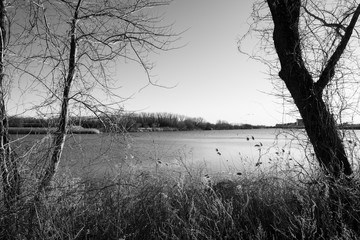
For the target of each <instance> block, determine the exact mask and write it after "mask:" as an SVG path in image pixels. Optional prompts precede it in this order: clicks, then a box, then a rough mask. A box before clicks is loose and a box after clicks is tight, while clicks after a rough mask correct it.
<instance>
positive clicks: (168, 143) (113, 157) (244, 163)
mask: <svg viewBox="0 0 360 240" xmlns="http://www.w3.org/2000/svg"><path fill="white" fill-rule="evenodd" d="M41 139H42V140H41ZM35 140H36V141H38V146H37V147H36V148H33V150H32V152H33V153H34V157H33V158H34V159H35V158H36V159H38V157H36V154H35V152H39V151H38V150H36V149H45V148H46V146H48V145H47V144H46V142H47V141H48V143H49V141H50V140H49V139H47V140H46V137H45V138H44V135H38V136H33V135H29V136H27V137H25V138H24V139H22V140H21V144H19V145H23V146H22V148H23V149H27V150H28V149H31V146H32V144H33V143H34V141H35ZM24 145H25V147H24ZM304 149H306V151H307V153H308V154H307V155H306V156H308V157H310V158H312V159H310V162H314V161H312V160H313V158H314V156H313V154H312V151H311V146H310V145H309V144H307V142H306V136H305V134H304V130H301V129H297V130H290V129H287V130H282V129H248V130H212V131H184V132H143V133H140V132H139V133H138V132H137V133H130V134H129V135H128V136H127V137H125V136H123V135H120V134H98V135H70V136H69V137H68V138H67V141H66V144H65V148H64V152H63V156H62V162H61V166H62V169H65V170H67V171H71V172H72V173H74V174H76V175H78V174H79V173H84V172H86V174H89V175H94V174H103V173H104V172H106V173H110V174H113V173H116V172H117V171H119V169H121V168H126V167H130V166H142V167H145V168H153V169H164V168H165V169H166V168H178V167H182V168H184V167H188V166H195V167H200V168H203V169H206V171H207V172H231V173H234V174H235V173H238V172H244V171H254V170H265V169H269V168H272V167H274V166H276V167H280V168H281V169H283V168H288V169H292V168H294V167H303V166H305V165H306V164H307V163H308V162H309V161H306V156H305V153H304Z"/></svg>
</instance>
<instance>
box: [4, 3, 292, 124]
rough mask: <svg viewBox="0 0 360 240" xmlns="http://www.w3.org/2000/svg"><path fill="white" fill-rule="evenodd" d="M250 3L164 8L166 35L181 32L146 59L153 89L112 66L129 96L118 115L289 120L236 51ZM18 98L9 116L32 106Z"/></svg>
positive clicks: (128, 68) (132, 68)
mask: <svg viewBox="0 0 360 240" xmlns="http://www.w3.org/2000/svg"><path fill="white" fill-rule="evenodd" d="M252 3H253V1H252V0H240V1H239V0H224V1H221V0H174V1H173V2H172V3H171V4H170V5H169V6H167V7H165V8H163V9H162V10H161V11H164V20H163V21H164V22H163V23H164V24H169V23H172V24H173V26H172V31H173V32H175V33H180V32H183V33H182V34H181V35H180V39H179V40H178V41H177V42H175V43H174V45H173V47H175V48H176V49H174V50H170V51H162V52H157V53H156V54H150V55H149V58H148V60H149V61H151V62H153V63H154V68H153V69H152V70H151V76H152V78H151V79H152V81H153V82H157V85H160V87H159V86H153V85H148V79H147V75H146V74H145V72H144V70H143V69H142V68H141V66H139V65H138V64H135V63H132V62H131V61H128V60H124V59H122V60H119V61H118V62H117V63H116V67H115V68H116V69H114V70H113V73H114V76H113V77H114V79H116V81H118V82H119V84H120V85H121V88H119V89H117V90H116V91H117V92H116V94H117V95H119V96H121V97H123V98H126V99H127V98H128V99H127V100H126V101H124V102H123V103H122V104H123V107H124V109H125V110H126V111H129V112H135V113H138V112H167V113H173V114H179V115H185V116H188V117H201V118H203V119H204V120H205V121H208V122H212V123H216V122H217V121H218V120H222V121H227V122H229V123H233V124H246V123H247V124H257V125H275V124H276V123H282V122H289V121H294V119H286V118H284V116H285V115H284V114H283V110H282V105H281V104H279V102H281V99H279V98H277V97H274V96H273V95H271V93H272V92H273V87H272V85H271V82H270V81H269V79H268V75H267V74H266V72H267V69H266V67H265V66H264V65H263V64H261V63H260V62H257V61H254V60H252V59H249V57H248V56H246V55H244V54H242V53H240V52H239V51H238V40H239V38H241V37H242V36H243V35H244V34H245V33H246V32H247V30H248V28H249V25H248V21H249V17H250V14H251V11H252ZM257 41H258V39H256V38H254V39H251V38H250V39H248V40H247V41H246V45H244V48H245V49H246V50H248V51H249V52H251V51H252V50H254V48H255V43H256V42H257ZM179 46H181V47H179ZM178 47H179V48H178ZM25 81H26V80H25ZM23 84H24V82H23ZM25 85H26V83H25ZM146 85H148V86H147V87H145V88H144V86H146ZM36 87H37V86H35V88H36ZM24 92H25V91H23V92H21V91H18V92H16V91H15V92H13V93H12V95H11V96H10V100H9V106H10V107H9V112H10V114H13V115H16V114H23V113H25V115H26V114H29V112H30V111H28V110H26V111H24V110H23V109H30V108H31V107H32V105H31V104H33V105H36V104H37V103H36V101H35V98H34V97H32V99H31V100H30V98H29V97H27V96H26V95H24ZM41 94H42V93H41V92H39V94H38V95H39V98H40V99H41Z"/></svg>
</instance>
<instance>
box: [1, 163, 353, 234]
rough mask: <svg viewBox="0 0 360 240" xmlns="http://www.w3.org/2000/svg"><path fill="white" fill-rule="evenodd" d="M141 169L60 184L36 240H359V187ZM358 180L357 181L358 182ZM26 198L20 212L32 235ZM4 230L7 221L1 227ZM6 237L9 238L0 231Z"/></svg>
mask: <svg viewBox="0 0 360 240" xmlns="http://www.w3.org/2000/svg"><path fill="white" fill-rule="evenodd" d="M187 171H188V172H186V173H184V172H183V173H180V172H177V171H176V172H175V171H165V170H164V171H161V170H159V169H158V170H157V173H155V172H152V171H145V170H141V169H132V170H131V171H130V170H127V172H119V175H118V176H117V177H116V178H112V179H110V178H106V177H104V178H102V179H79V178H72V177H70V176H69V175H66V174H65V173H64V174H62V175H61V176H58V177H57V179H55V181H54V182H53V191H52V192H51V194H50V195H48V196H47V197H44V198H43V199H42V203H41V205H40V206H39V207H38V208H37V211H36V219H35V221H34V222H33V223H32V230H33V232H32V234H33V235H32V236H31V237H32V238H33V239H358V238H359V237H360V230H359V229H358V226H359V219H360V216H359V211H360V191H359V188H358V184H352V185H347V186H346V187H345V186H343V185H339V184H333V187H332V188H330V192H329V186H328V185H327V184H325V182H324V181H318V182H312V183H311V184H310V183H309V184H305V183H299V182H297V181H295V179H294V178H293V177H292V178H289V179H284V178H278V177H277V176H273V175H271V174H269V173H267V174H262V175H261V174H260V175H253V176H239V177H232V178H227V179H225V177H224V178H221V177H220V178H219V179H218V180H216V182H215V183H213V184H212V185H209V184H207V183H204V181H203V176H202V175H201V174H202V173H201V171H196V172H195V171H192V172H189V169H187ZM356 181H357V179H355V180H354V182H356ZM26 199H27V198H26V197H24V198H23V200H22V201H23V202H22V204H19V206H18V208H17V209H15V210H14V212H12V213H9V212H4V211H2V213H1V219H4V216H5V215H6V214H12V216H13V217H14V219H16V226H13V229H16V233H17V235H16V236H14V235H12V237H14V239H24V238H25V236H27V233H28V230H29V229H27V227H28V226H29V223H28V222H27V217H26V216H27V214H28V213H27V208H26V207H24V206H26V204H27V202H26ZM1 223H2V224H4V222H3V221H1ZM0 229H1V230H0V236H2V237H3V239H8V238H9V235H7V234H8V232H6V230H5V229H4V228H3V227H0Z"/></svg>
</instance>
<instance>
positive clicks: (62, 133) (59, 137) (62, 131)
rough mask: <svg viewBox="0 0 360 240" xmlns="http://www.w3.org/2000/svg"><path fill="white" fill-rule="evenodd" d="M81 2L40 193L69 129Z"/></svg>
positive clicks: (52, 173)
mask: <svg viewBox="0 0 360 240" xmlns="http://www.w3.org/2000/svg"><path fill="white" fill-rule="evenodd" d="M81 2H82V0H78V3H77V7H76V9H75V12H74V18H73V20H72V22H71V31H70V52H69V67H68V74H67V76H66V79H64V91H63V97H62V104H61V110H60V115H59V119H58V128H57V130H56V132H55V134H54V135H55V138H54V149H53V152H52V156H51V159H50V163H49V166H48V168H47V169H46V172H45V175H44V176H43V178H42V179H41V181H40V184H39V186H38V192H39V193H41V192H42V191H44V190H45V189H46V188H47V187H48V186H49V185H50V182H51V179H52V178H53V176H54V175H55V173H56V169H57V167H58V165H59V163H60V159H61V154H62V151H63V148H64V143H65V139H66V131H67V130H66V128H67V125H68V108H69V100H70V98H69V94H70V89H71V85H72V82H73V80H74V77H75V69H76V50H77V43H76V41H77V39H76V24H77V21H78V11H79V8H80V5H81Z"/></svg>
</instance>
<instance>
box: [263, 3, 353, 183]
mask: <svg viewBox="0 0 360 240" xmlns="http://www.w3.org/2000/svg"><path fill="white" fill-rule="evenodd" d="M267 2H268V6H269V8H270V11H271V14H272V19H273V22H274V33H273V34H274V35H273V40H274V45H275V49H276V52H277V54H278V57H279V60H280V64H281V71H280V73H279V76H280V78H281V79H282V80H283V81H284V82H285V84H286V86H287V88H288V90H289V91H290V94H291V96H292V98H293V99H294V102H295V104H296V106H297V108H298V109H299V112H300V115H301V117H302V118H303V121H304V125H305V130H306V132H307V134H308V137H309V139H310V142H311V143H312V145H313V148H314V151H315V155H316V157H317V159H318V161H319V164H320V166H321V167H322V168H323V169H324V171H325V172H326V174H329V175H331V176H332V177H334V178H339V177H340V176H341V175H342V174H345V175H347V176H348V175H351V174H352V169H351V166H350V164H349V161H348V159H347V156H346V154H345V148H344V145H343V142H342V140H341V138H340V135H339V133H338V131H337V126H336V122H335V120H334V117H333V116H332V114H331V113H330V112H329V109H328V108H327V107H326V104H325V103H324V101H323V99H322V91H323V88H324V87H325V86H322V87H321V88H319V84H317V83H316V82H314V80H313V78H312V76H311V75H310V73H309V72H308V70H307V69H306V67H305V64H304V61H303V58H302V52H301V44H300V37H299V31H298V27H299V17H300V6H301V0H293V1H287V0H267ZM348 35H349V34H348ZM350 35H351V32H350ZM349 37H350V36H349ZM345 46H346V42H345V43H344V42H343V41H342V45H341V47H342V50H343V49H344V48H345ZM341 54H342V52H341V49H340V50H339V51H338V52H337V56H336V57H338V58H339V57H340V56H341ZM331 60H332V62H331V64H332V65H331V66H330V67H332V68H331V69H328V71H329V75H326V76H329V77H328V78H329V79H327V81H330V79H331V77H332V76H333V72H331V71H333V68H334V67H335V65H336V62H337V60H336V59H331ZM331 74H332V75H331ZM321 85H324V81H323V80H322V81H321Z"/></svg>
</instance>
